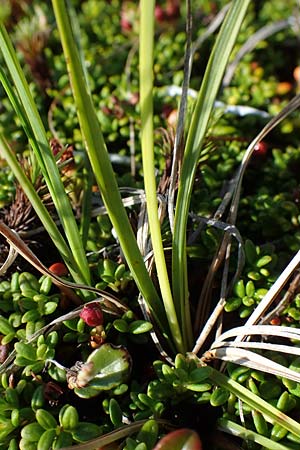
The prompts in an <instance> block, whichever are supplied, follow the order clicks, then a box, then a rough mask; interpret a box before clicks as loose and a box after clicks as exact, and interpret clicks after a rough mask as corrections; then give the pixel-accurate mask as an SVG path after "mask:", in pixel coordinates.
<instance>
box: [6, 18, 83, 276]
mask: <svg viewBox="0 0 300 450" xmlns="http://www.w3.org/2000/svg"><path fill="white" fill-rule="evenodd" d="M0 49H1V51H2V54H3V57H4V60H5V63H6V65H7V68H8V70H9V72H10V75H11V78H12V80H13V83H14V86H15V89H16V92H17V95H18V100H19V102H20V103H21V105H22V110H23V113H24V114H25V115H26V118H23V120H22V122H23V123H24V122H26V123H27V124H30V129H31V133H29V136H28V138H30V139H31V140H32V139H34V141H35V144H34V146H33V151H34V152H35V157H36V159H37V161H38V164H39V166H40V169H41V172H42V174H43V177H44V179H45V182H46V184H47V187H48V189H49V192H50V195H51V197H52V200H53V203H54V205H55V207H56V210H57V213H58V215H59V218H60V221H61V224H62V226H63V229H64V232H65V234H66V237H67V240H68V243H69V245H70V248H71V251H72V253H73V256H74V260H75V262H76V267H74V270H73V272H74V274H75V276H76V281H78V282H83V283H85V284H89V283H90V271H89V267H88V263H87V259H86V256H85V252H84V249H83V246H82V242H81V239H80V235H79V231H78V227H77V224H76V221H75V217H74V215H73V211H72V208H71V204H70V201H69V199H68V196H67V194H66V192H65V188H64V185H63V183H62V180H61V177H60V174H59V170H58V168H57V165H56V161H55V158H54V156H53V154H52V151H51V149H50V146H49V143H48V140H47V135H46V132H45V129H44V126H43V123H42V120H41V117H40V115H39V113H38V110H37V107H36V105H35V103H34V100H33V98H32V95H31V92H30V89H29V86H28V83H27V81H26V79H25V76H24V73H23V71H22V69H21V67H20V64H19V62H18V59H17V56H16V53H15V51H14V48H13V46H12V43H11V41H10V38H9V36H8V34H7V31H6V29H5V27H4V25H3V23H0ZM26 131H28V130H27V129H25V132H26Z"/></svg>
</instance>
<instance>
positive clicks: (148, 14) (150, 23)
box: [140, 0, 187, 352]
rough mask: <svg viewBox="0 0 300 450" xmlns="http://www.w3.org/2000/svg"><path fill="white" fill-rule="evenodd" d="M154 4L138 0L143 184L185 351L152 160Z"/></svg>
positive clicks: (173, 322) (177, 338)
mask: <svg viewBox="0 0 300 450" xmlns="http://www.w3.org/2000/svg"><path fill="white" fill-rule="evenodd" d="M154 4H155V1H154V0H141V2H140V12H141V23H140V105H141V142H142V157H143V173H144V185H145V193H146V201H147V203H146V204H147V213H148V220H149V228H150V235H151V242H152V247H153V253H154V259H155V265H156V271H157V277H158V281H159V286H160V290H161V295H162V299H163V302H164V307H165V310H166V313H167V317H168V321H169V325H170V330H171V333H172V336H173V340H174V343H175V345H176V348H177V351H179V352H185V351H186V350H187V344H186V343H185V344H184V342H183V339H182V335H181V331H180V328H179V324H178V320H177V316H176V311H175V308H174V303H173V298H172V293H171V287H170V282H169V277H168V272H167V267H166V261H165V255H164V248H163V243H162V236H161V229H160V221H159V217H158V202H157V188H156V180H155V164H154V141H153V98H152V91H153V40H154Z"/></svg>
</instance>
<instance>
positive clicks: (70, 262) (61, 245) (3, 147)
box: [0, 134, 76, 270]
mask: <svg viewBox="0 0 300 450" xmlns="http://www.w3.org/2000/svg"><path fill="white" fill-rule="evenodd" d="M0 154H1V155H2V156H3V157H4V158H5V159H6V161H7V163H8V165H9V167H10V168H11V170H12V172H13V174H14V176H15V177H16V179H17V180H18V182H19V183H20V185H21V186H22V189H23V191H24V192H25V194H26V196H27V197H28V199H29V201H30V203H31V204H32V206H33V208H34V210H35V212H36V213H37V215H38V217H39V219H40V220H41V222H42V224H43V225H44V227H45V230H46V231H47V232H48V234H49V236H50V237H51V239H52V241H53V242H54V244H55V246H56V247H57V249H58V251H59V252H60V254H61V255H62V257H63V259H64V261H65V263H66V264H67V266H68V267H69V268H70V270H71V269H73V268H74V267H75V266H76V263H75V261H74V258H73V256H72V253H71V252H70V249H69V247H68V246H67V244H66V242H65V241H64V239H63V237H62V235H61V234H60V232H59V230H58V228H57V226H56V224H55V222H54V221H53V219H52V217H51V216H50V214H49V212H48V210H47V208H46V206H45V205H44V204H43V202H42V201H41V199H40V197H39V196H38V194H37V192H36V190H35V188H34V186H33V185H32V183H31V182H30V180H29V179H28V178H27V176H26V175H25V173H24V172H23V170H22V167H21V166H20V164H19V162H18V160H17V158H16V156H15V154H14V152H13V151H12V150H11V148H10V147H9V145H8V143H7V142H6V140H5V139H4V138H3V136H1V134H0Z"/></svg>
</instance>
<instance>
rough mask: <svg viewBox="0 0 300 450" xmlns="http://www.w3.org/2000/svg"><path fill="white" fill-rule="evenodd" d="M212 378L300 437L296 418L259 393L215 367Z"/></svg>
mask: <svg viewBox="0 0 300 450" xmlns="http://www.w3.org/2000/svg"><path fill="white" fill-rule="evenodd" d="M209 378H210V380H211V381H212V382H213V383H214V384H216V385H218V386H221V387H223V388H225V389H228V391H230V392H231V393H232V394H234V395H236V396H237V397H238V398H240V399H241V400H242V401H243V402H245V403H247V405H249V406H250V407H251V408H253V409H254V410H256V411H259V412H260V413H262V414H263V415H264V416H265V417H266V418H268V420H269V421H270V422H271V423H277V424H278V425H281V426H282V427H283V428H285V429H286V430H288V431H290V432H291V433H293V434H295V436H297V437H300V425H299V423H298V422H296V421H295V420H294V419H291V418H290V417H289V416H287V415H286V414H284V413H283V412H282V411H279V410H278V409H277V408H275V407H274V406H272V405H271V404H270V403H268V402H266V401H265V400H263V399H262V398H260V397H259V396H258V395H255V394H253V392H251V391H249V389H246V388H245V387H244V386H242V385H241V384H239V383H237V382H236V381H234V380H232V379H231V378H228V377H226V376H225V375H223V374H222V373H220V372H218V371H217V370H215V369H212V372H211V374H210V375H209Z"/></svg>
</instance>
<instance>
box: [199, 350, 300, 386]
mask: <svg viewBox="0 0 300 450" xmlns="http://www.w3.org/2000/svg"><path fill="white" fill-rule="evenodd" d="M204 358H205V360H206V361H208V360H209V359H210V360H211V359H220V360H222V361H227V362H231V363H235V364H238V365H240V366H246V367H249V368H250V369H255V370H260V371H262V372H265V373H270V374H272V375H276V376H279V377H283V378H288V379H289V380H293V381H296V383H300V374H299V372H296V371H294V370H291V369H288V368H287V367H285V366H282V365H281V364H278V363H276V362H274V361H272V360H271V359H268V358H265V357H264V356H261V355H259V354H257V353H254V352H250V351H249V350H245V349H242V348H231V347H230V346H223V347H221V348H215V349H213V350H209V351H208V352H206V353H205V354H204Z"/></svg>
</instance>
